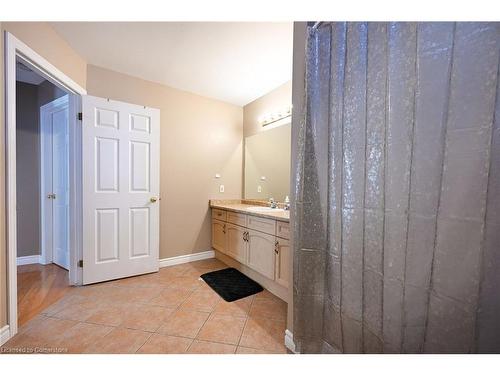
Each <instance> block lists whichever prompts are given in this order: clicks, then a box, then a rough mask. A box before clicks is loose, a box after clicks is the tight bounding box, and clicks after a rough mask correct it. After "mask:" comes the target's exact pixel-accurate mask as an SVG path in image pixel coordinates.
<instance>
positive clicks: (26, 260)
mask: <svg viewBox="0 0 500 375" xmlns="http://www.w3.org/2000/svg"><path fill="white" fill-rule="evenodd" d="M41 258H42V256H41V255H28V256H25V257H17V265H18V266H24V265H25V264H37V263H41V264H43V263H42V259H41Z"/></svg>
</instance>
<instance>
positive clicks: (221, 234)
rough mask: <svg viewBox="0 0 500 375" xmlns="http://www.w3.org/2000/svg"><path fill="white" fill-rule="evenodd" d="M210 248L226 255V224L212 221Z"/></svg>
mask: <svg viewBox="0 0 500 375" xmlns="http://www.w3.org/2000/svg"><path fill="white" fill-rule="evenodd" d="M212 247H213V248H214V249H215V250H219V251H220V252H222V253H226V223H224V222H222V221H219V220H215V219H213V220H212Z"/></svg>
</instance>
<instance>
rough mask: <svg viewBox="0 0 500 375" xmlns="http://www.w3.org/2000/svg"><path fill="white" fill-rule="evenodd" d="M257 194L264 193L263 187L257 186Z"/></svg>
mask: <svg viewBox="0 0 500 375" xmlns="http://www.w3.org/2000/svg"><path fill="white" fill-rule="evenodd" d="M257 193H262V186H260V185H259V186H257Z"/></svg>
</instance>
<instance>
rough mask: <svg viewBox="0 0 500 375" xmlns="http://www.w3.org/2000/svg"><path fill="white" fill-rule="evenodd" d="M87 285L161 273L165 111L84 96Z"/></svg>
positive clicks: (83, 144) (85, 271)
mask: <svg viewBox="0 0 500 375" xmlns="http://www.w3.org/2000/svg"><path fill="white" fill-rule="evenodd" d="M82 111H83V123H82V159H83V160H82V169H83V202H82V203H83V283H84V284H90V283H95V282H99V281H105V280H112V279H117V278H122V277H127V276H133V275H138V274H143V273H149V272H155V271H158V262H159V214H160V206H159V190H160V183H159V177H160V176H159V175H160V150H159V141H160V111H159V110H158V109H153V108H146V107H143V106H139V105H134V104H128V103H123V102H118V101H114V100H108V99H104V98H98V97H94V96H84V97H83V98H82Z"/></svg>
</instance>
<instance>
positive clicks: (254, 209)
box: [247, 206, 285, 212]
mask: <svg viewBox="0 0 500 375" xmlns="http://www.w3.org/2000/svg"><path fill="white" fill-rule="evenodd" d="M247 210H248V211H252V212H284V211H285V210H284V209H282V208H271V207H264V206H252V207H248V208H247Z"/></svg>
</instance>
